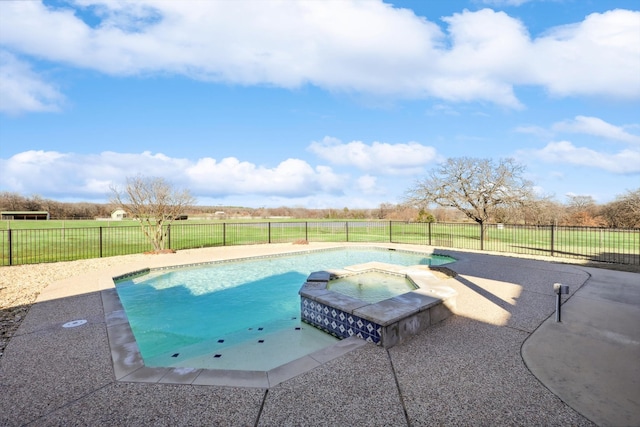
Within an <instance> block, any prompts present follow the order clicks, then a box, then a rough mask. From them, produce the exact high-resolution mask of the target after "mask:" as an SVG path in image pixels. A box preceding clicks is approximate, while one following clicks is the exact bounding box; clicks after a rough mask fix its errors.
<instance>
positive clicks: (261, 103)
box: [0, 0, 640, 208]
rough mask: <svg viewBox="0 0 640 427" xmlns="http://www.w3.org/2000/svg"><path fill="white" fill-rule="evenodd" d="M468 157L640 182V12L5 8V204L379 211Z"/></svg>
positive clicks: (218, 4) (566, 186)
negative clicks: (118, 191) (136, 202)
mask: <svg viewBox="0 0 640 427" xmlns="http://www.w3.org/2000/svg"><path fill="white" fill-rule="evenodd" d="M461 156H469V157H479V158H493V159H496V160H497V159H500V158H505V157H512V158H515V159H516V160H517V161H519V162H520V163H522V164H524V165H525V166H526V177H527V178H529V179H530V180H531V181H532V182H533V183H534V185H535V188H536V191H537V192H538V194H539V195H541V196H553V197H554V198H555V199H556V200H558V201H560V202H565V201H566V197H567V195H588V196H592V197H593V198H594V199H595V200H596V201H597V202H599V203H606V202H609V201H611V200H613V199H614V197H615V196H616V195H621V194H623V193H624V192H625V191H626V190H634V189H637V188H639V187H640V3H639V2H638V1H637V0H632V1H625V0H618V1H613V0H612V1H607V0H597V1H596V0H566V1H565V0H529V1H527V0H491V1H490V0H468V1H395V2H393V3H388V2H382V1H378V0H364V1H355V0H335V1H334V0H327V1H311V0H308V1H307V0H300V1H295V0H283V1H275V0H274V1H271V0H255V1H252V0H247V1H244V0H238V1H227V0H220V1H216V0H212V1H206V2H203V1H188V0H186V1H146V0H141V1H136V2H125V1H122V2H119V1H118V2H116V1H113V0H73V1H45V2H38V1H3V2H0V191H9V192H17V193H20V194H23V195H39V196H41V197H44V198H50V199H55V200H60V201H89V202H106V201H107V200H108V198H109V196H110V194H111V191H110V188H111V187H113V186H120V187H121V186H122V185H123V184H124V182H125V180H126V177H133V176H136V175H145V176H160V177H164V178H166V179H167V180H168V181H169V182H171V183H172V184H174V185H175V186H176V187H179V188H183V187H184V188H188V189H190V190H191V192H192V193H193V194H194V196H195V197H196V198H197V200H198V202H199V204H202V205H240V206H247V207H262V206H267V207H277V206H291V207H293V206H303V207H308V208H327V207H332V208H342V207H349V208H371V207H376V206H378V205H379V204H381V203H399V202H401V201H402V199H403V197H404V194H405V192H406V191H407V190H408V189H409V188H410V187H412V186H413V185H414V184H415V182H416V180H418V179H420V178H421V177H424V176H425V175H426V173H427V172H428V171H429V170H430V169H432V168H434V167H436V166H437V165H438V163H439V162H442V161H443V160H444V159H446V158H451V157H461Z"/></svg>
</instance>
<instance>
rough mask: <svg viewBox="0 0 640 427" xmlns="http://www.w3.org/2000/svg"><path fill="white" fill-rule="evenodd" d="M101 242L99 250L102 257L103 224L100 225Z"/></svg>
mask: <svg viewBox="0 0 640 427" xmlns="http://www.w3.org/2000/svg"><path fill="white" fill-rule="evenodd" d="M99 240H100V243H99V251H100V258H102V226H100V239H99Z"/></svg>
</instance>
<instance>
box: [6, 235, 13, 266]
mask: <svg viewBox="0 0 640 427" xmlns="http://www.w3.org/2000/svg"><path fill="white" fill-rule="evenodd" d="M7 231H9V265H13V245H12V242H13V239H12V236H13V230H12V229H11V228H10V229H9V230H7Z"/></svg>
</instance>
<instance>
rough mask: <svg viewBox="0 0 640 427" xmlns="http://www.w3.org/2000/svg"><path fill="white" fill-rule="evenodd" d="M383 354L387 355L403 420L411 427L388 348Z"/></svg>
mask: <svg viewBox="0 0 640 427" xmlns="http://www.w3.org/2000/svg"><path fill="white" fill-rule="evenodd" d="M384 350H385V353H387V359H388V360H389V367H390V368H391V374H392V375H393V381H395V383H396V390H397V391H398V399H400V405H401V406H402V413H403V414H404V419H405V421H406V422H407V426H408V427H410V426H411V420H410V419H409V412H408V411H407V405H405V403H404V398H403V394H402V389H401V388H400V381H399V380H398V375H397V374H396V368H395V366H394V365H393V358H392V357H391V353H390V352H389V349H388V348H385V349H384Z"/></svg>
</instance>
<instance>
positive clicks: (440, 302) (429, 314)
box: [299, 263, 456, 348]
mask: <svg viewBox="0 0 640 427" xmlns="http://www.w3.org/2000/svg"><path fill="white" fill-rule="evenodd" d="M370 264H371V263H370ZM368 267H371V266H368ZM370 269H372V268H370ZM385 269H386V270H385ZM353 270H358V271H361V272H362V271H363V269H362V268H358V266H354V267H353ZM373 270H374V271H377V272H388V273H390V274H395V275H398V274H404V275H406V276H407V277H409V278H410V279H411V280H412V281H413V282H414V283H415V284H416V286H418V289H416V290H415V291H412V292H408V293H405V294H402V295H398V296H396V297H393V298H389V299H387V300H384V301H381V302H378V303H375V304H370V303H368V302H366V301H362V300H360V299H357V298H353V297H350V296H347V295H344V294H341V293H338V292H333V291H331V290H328V289H327V284H328V283H329V280H330V278H331V274H330V273H329V272H325V271H320V272H315V273H312V274H311V275H310V276H309V277H308V278H307V282H306V283H305V284H304V285H303V286H302V288H301V289H300V292H299V293H300V311H301V318H302V320H303V321H305V322H306V323H309V324H311V325H313V326H315V327H317V328H320V329H322V330H324V331H326V332H328V333H330V334H332V335H335V336H337V337H340V338H347V337H350V336H353V335H355V336H358V337H360V338H362V339H364V340H366V341H369V342H372V343H375V344H378V345H381V346H383V347H385V348H389V347H393V346H394V345H396V344H399V343H401V342H403V341H405V340H406V339H409V338H410V337H412V336H413V335H416V334H417V333H419V332H421V331H423V330H424V329H427V328H428V327H430V326H431V325H433V324H435V323H438V322H440V321H442V320H444V319H446V318H447V317H449V316H450V315H451V314H452V312H453V310H454V308H455V297H456V292H455V291H454V290H453V289H451V288H450V287H448V286H444V285H443V284H442V283H441V282H442V281H441V280H438V279H436V278H435V276H434V275H433V274H432V273H431V272H428V271H425V270H424V269H423V268H420V267H414V268H411V267H401V266H396V265H390V264H383V263H375V269H373Z"/></svg>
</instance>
